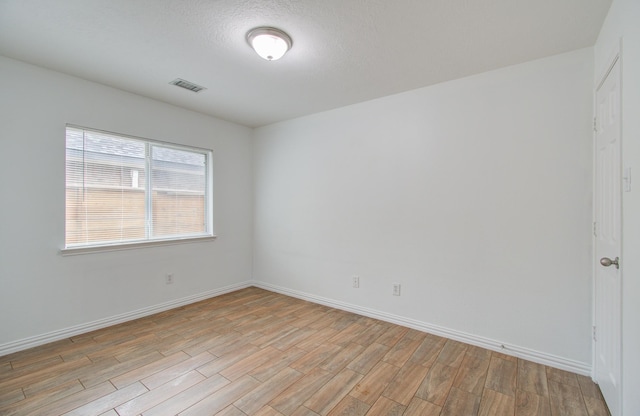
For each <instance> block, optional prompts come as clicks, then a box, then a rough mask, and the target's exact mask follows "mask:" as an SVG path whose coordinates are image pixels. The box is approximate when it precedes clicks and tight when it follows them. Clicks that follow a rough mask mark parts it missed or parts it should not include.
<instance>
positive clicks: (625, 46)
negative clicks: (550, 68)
mask: <svg viewBox="0 0 640 416" xmlns="http://www.w3.org/2000/svg"><path fill="white" fill-rule="evenodd" d="M621 39H622V84H621V85H622V101H623V104H622V165H623V167H625V168H628V167H630V168H631V169H632V182H633V183H632V186H633V188H632V191H631V192H629V193H627V192H625V193H623V194H622V211H623V212H622V221H623V225H622V241H623V247H622V255H621V256H620V257H621V259H622V260H621V262H622V267H621V270H622V325H623V328H622V358H623V367H622V379H623V384H622V386H623V395H622V401H623V403H622V409H623V414H624V415H625V416H626V415H628V416H632V415H633V416H635V415H640V395H639V394H638V392H640V256H638V253H639V252H640V2H639V1H638V0H614V1H613V4H612V5H611V9H610V10H609V14H608V16H607V18H606V20H605V23H604V25H603V27H602V30H601V32H600V36H599V37H598V41H597V43H596V46H595V57H596V60H595V62H596V63H595V75H596V79H595V81H594V84H595V83H596V82H597V81H598V80H599V79H600V78H601V77H602V75H603V72H604V71H605V70H606V67H607V66H608V64H609V62H610V59H611V52H612V50H614V49H615V48H616V46H617V45H618V44H619V43H620V40H621Z"/></svg>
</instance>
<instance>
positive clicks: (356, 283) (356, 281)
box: [352, 276, 360, 288]
mask: <svg viewBox="0 0 640 416" xmlns="http://www.w3.org/2000/svg"><path fill="white" fill-rule="evenodd" d="M352 283H353V287H355V288H358V287H360V276H353V277H352Z"/></svg>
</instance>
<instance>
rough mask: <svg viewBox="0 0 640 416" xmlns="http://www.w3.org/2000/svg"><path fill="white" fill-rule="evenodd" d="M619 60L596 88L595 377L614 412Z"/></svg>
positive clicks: (617, 338)
mask: <svg viewBox="0 0 640 416" xmlns="http://www.w3.org/2000/svg"><path fill="white" fill-rule="evenodd" d="M620 105H621V99H620V63H619V60H618V58H616V60H615V62H614V63H613V65H612V66H611V69H610V70H609V72H608V74H607V75H606V76H605V79H604V80H603V81H602V82H601V84H600V86H599V87H598V90H597V92H596V123H595V125H596V139H595V164H596V166H595V201H594V203H595V222H596V223H595V224H594V234H595V261H596V264H595V285H594V288H595V294H594V297H595V330H594V344H595V350H594V352H595V354H594V355H595V357H594V358H595V363H594V365H595V377H596V382H597V383H598V384H599V385H600V389H601V390H602V394H603V395H604V398H605V400H606V401H607V405H608V406H609V410H610V411H611V415H612V416H619V415H620V402H621V399H620V397H621V391H622V390H621V387H620V380H621V378H620V367H621V361H620V360H621V355H620V353H621V348H620V346H621V320H620V314H621V303H620V296H621V287H622V284H621V280H620V279H621V273H620V272H621V270H620V268H619V265H621V264H622V260H620V259H619V256H620V253H621V238H620V234H621V228H622V223H621V213H622V210H621V208H622V207H621V202H622V201H621V194H620V192H621V189H620V188H621V167H620V165H621V154H620V116H621V108H620Z"/></svg>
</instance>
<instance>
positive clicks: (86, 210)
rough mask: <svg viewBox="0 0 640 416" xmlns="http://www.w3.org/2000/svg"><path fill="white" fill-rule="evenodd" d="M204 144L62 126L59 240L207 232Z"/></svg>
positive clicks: (110, 240) (71, 243)
mask: <svg viewBox="0 0 640 416" xmlns="http://www.w3.org/2000/svg"><path fill="white" fill-rule="evenodd" d="M210 160H211V151H210V150H203V149H196V148H190V147H186V146H179V145H173V144H168V143H161V142H155V141H150V140H143V139H139V138H133V137H127V136H121V135H117V134H113V133H106V132H101V131H96V130H90V129H85V128H78V127H73V126H67V129H66V209H65V215H66V224H65V247H66V248H74V247H92V246H102V245H117V244H124V243H126V244H128V243H132V242H138V241H140V242H146V241H157V240H167V239H184V238H189V237H206V236H212V235H213V231H212V226H211V222H212V217H211V199H212V198H211V195H210V193H211V183H210V180H211V179H210V178H211V171H210V169H211V163H210Z"/></svg>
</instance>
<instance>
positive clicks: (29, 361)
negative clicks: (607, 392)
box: [0, 288, 607, 416]
mask: <svg viewBox="0 0 640 416" xmlns="http://www.w3.org/2000/svg"><path fill="white" fill-rule="evenodd" d="M60 414H65V415H66V414H69V415H83V416H85V415H109V416H117V415H120V416H124V415H139V414H142V415H144V416H151V415H176V414H180V415H214V414H219V415H228V416H236V415H239V416H241V415H262V416H267V415H269V416H270V415H296V416H302V415H365V414H367V415H434V416H435V415H441V416H445V415H454V416H472V415H491V416H499V415H510V416H525V415H527V416H528V415H540V416H542V415H554V416H556V415H557V416H571V415H580V416H583V415H584V416H599V415H603V416H604V415H607V410H606V407H605V405H604V403H603V401H602V399H601V395H600V392H599V390H598V387H597V386H596V385H595V384H594V383H593V382H592V381H591V380H590V379H589V378H588V377H584V376H580V375H576V374H572V373H569V372H566V371H562V370H557V369H553V368H550V367H545V366H543V365H539V364H535V363H532V362H529V361H525V360H521V359H516V358H513V357H510V356H507V355H503V354H499V353H496V352H491V351H488V350H485V349H482V348H478V347H474V346H471V345H467V344H463V343H460V342H457V341H453V340H447V339H445V338H441V337H438V336H434V335H430V334H426V333H423V332H420V331H416V330H413V329H408V328H405V327H402V326H398V325H393V324H390V323H386V322H382V321H378V320H376V319H371V318H367V317H363V316H359V315H355V314H352V313H348V312H344V311H340V310H336V309H332V308H328V307H325V306H321V305H316V304H313V303H309V302H305V301H301V300H298V299H294V298H290V297H287V296H283V295H280V294H276V293H272V292H268V291H265V290H262V289H258V288H248V289H243V290H240V291H237V292H234V293H230V294H227V295H223V296H219V297H216V298H213V299H209V300H205V301H202V302H198V303H195V304H192V305H188V306H185V307H181V308H177V309H173V310H170V311H167V312H163V313H160V314H156V315H153V316H149V317H145V318H142V319H138V320H135V321H131V322H127V323H124V324H120V325H116V326H113V327H110V328H106V329H102V330H99V331H94V332H91V333H88V334H83V335H79V336H75V337H72V338H69V339H65V340H62V341H58V342H54V343H52V344H48V345H44V346H41V347H37V348H33V349H30V350H26V351H22V352H18V353H15V354H11V355H7V356H4V357H0V415H47V416H49V415H60Z"/></svg>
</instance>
